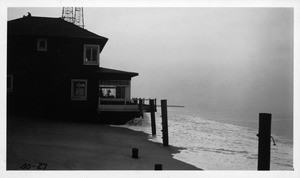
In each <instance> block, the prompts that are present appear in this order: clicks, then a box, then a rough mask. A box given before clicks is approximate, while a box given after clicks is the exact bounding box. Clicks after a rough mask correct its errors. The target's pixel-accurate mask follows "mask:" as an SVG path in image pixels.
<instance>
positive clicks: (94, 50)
mask: <svg viewBox="0 0 300 178" xmlns="http://www.w3.org/2000/svg"><path fill="white" fill-rule="evenodd" d="M97 53H98V51H97V48H94V49H93V52H92V58H91V60H92V61H95V62H96V61H97Z"/></svg>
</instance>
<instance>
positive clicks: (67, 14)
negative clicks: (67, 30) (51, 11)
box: [62, 7, 84, 28]
mask: <svg viewBox="0 0 300 178" xmlns="http://www.w3.org/2000/svg"><path fill="white" fill-rule="evenodd" d="M62 19H64V20H65V21H67V22H70V23H73V24H75V25H77V26H79V27H81V28H84V18H83V7H75V8H73V7H63V10H62Z"/></svg>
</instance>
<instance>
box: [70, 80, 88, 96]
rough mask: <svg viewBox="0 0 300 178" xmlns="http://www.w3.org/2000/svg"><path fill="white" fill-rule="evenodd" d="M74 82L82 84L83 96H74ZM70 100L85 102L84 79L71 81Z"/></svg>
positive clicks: (85, 81)
mask: <svg viewBox="0 0 300 178" xmlns="http://www.w3.org/2000/svg"><path fill="white" fill-rule="evenodd" d="M74 82H84V83H85V84H84V86H85V88H84V90H85V91H84V93H85V95H84V96H74ZM71 100H79V101H85V100H87V80H85V79H71Z"/></svg>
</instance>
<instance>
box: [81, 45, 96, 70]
mask: <svg viewBox="0 0 300 178" xmlns="http://www.w3.org/2000/svg"><path fill="white" fill-rule="evenodd" d="M86 47H97V60H96V61H86V60H85V58H86V57H85V55H86ZM99 52H100V45H93V44H85V45H84V46H83V64H84V65H99Z"/></svg>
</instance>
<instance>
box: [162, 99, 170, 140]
mask: <svg viewBox="0 0 300 178" xmlns="http://www.w3.org/2000/svg"><path fill="white" fill-rule="evenodd" d="M160 104H161V117H162V134H163V145H164V146H169V136H168V111H167V100H161V101H160Z"/></svg>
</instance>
